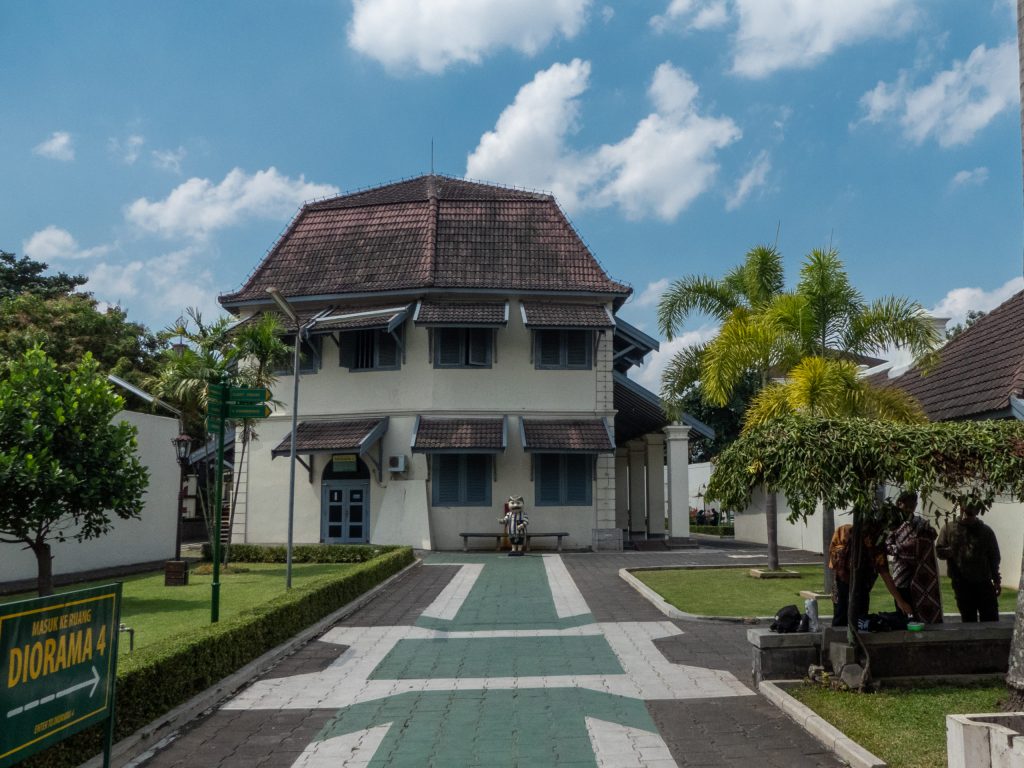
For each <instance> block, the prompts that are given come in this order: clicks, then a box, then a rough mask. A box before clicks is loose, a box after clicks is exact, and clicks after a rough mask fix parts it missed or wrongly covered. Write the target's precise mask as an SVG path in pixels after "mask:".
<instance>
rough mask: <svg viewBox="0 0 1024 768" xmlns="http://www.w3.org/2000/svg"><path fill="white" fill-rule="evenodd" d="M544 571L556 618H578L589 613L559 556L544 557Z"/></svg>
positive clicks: (585, 602) (584, 601)
mask: <svg viewBox="0 0 1024 768" xmlns="http://www.w3.org/2000/svg"><path fill="white" fill-rule="evenodd" d="M544 570H545V571H546V572H547V576H548V585H549V586H550V587H551V596H552V597H553V598H554V600H555V612H556V613H557V614H558V618H560V619H565V618H568V617H569V616H579V615H580V614H583V613H590V608H588V607H587V601H586V600H584V599H583V595H582V594H581V593H580V591H579V589H578V588H577V587H576V582H575V581H573V580H572V576H570V575H569V570H568V569H567V568H566V567H565V563H563V562H562V557H561V555H544Z"/></svg>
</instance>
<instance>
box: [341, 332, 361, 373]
mask: <svg viewBox="0 0 1024 768" xmlns="http://www.w3.org/2000/svg"><path fill="white" fill-rule="evenodd" d="M358 336H359V334H358V333H343V334H341V335H340V336H339V339H340V344H341V346H340V348H339V350H338V361H339V363H340V364H341V367H342V368H355V367H356V341H357V339H358Z"/></svg>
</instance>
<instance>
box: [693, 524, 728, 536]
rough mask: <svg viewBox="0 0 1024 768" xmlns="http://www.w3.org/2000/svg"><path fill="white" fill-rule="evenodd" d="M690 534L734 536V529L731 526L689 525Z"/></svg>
mask: <svg viewBox="0 0 1024 768" xmlns="http://www.w3.org/2000/svg"><path fill="white" fill-rule="evenodd" d="M690 533H709V534H711V535H712V536H735V535H736V528H735V526H732V525H691V526H690Z"/></svg>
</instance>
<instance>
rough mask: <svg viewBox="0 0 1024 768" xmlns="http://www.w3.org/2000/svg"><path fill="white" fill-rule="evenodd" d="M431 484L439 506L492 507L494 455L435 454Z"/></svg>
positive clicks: (435, 503) (434, 501)
mask: <svg viewBox="0 0 1024 768" xmlns="http://www.w3.org/2000/svg"><path fill="white" fill-rule="evenodd" d="M431 485H432V489H433V492H432V495H433V504H434V506H436V507H489V506H490V505H491V456H490V454H481V453H437V454H434V457H433V468H432V482H431Z"/></svg>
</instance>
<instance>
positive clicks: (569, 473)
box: [562, 453, 594, 504]
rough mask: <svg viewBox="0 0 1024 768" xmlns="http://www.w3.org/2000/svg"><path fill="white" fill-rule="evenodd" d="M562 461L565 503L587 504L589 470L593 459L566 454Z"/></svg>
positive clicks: (587, 456)
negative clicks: (563, 466)
mask: <svg viewBox="0 0 1024 768" xmlns="http://www.w3.org/2000/svg"><path fill="white" fill-rule="evenodd" d="M562 459H563V461H564V465H565V503H566V504H589V503H590V483H591V480H590V475H591V472H590V468H591V467H592V466H593V461H594V457H593V456H589V455H585V454H578V453H567V454H565V455H564V456H563V457H562Z"/></svg>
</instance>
